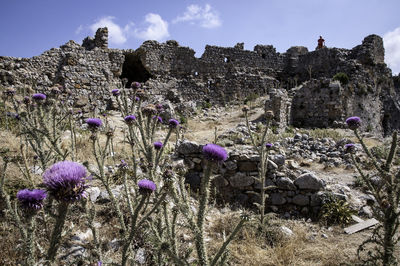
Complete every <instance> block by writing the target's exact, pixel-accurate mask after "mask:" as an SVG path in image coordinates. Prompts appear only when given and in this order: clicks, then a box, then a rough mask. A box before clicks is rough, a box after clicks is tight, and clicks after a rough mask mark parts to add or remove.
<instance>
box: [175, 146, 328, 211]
mask: <svg viewBox="0 0 400 266" xmlns="http://www.w3.org/2000/svg"><path fill="white" fill-rule="evenodd" d="M201 149H202V145H199V144H197V143H195V142H189V141H184V142H182V143H181V144H180V145H179V146H178V147H177V153H178V156H179V157H180V158H181V159H183V160H184V163H185V165H186V166H187V167H188V169H189V170H188V172H187V174H186V182H187V183H188V184H189V185H190V187H191V188H192V189H194V190H196V189H198V188H199V186H200V180H201V178H202V175H203V174H202V172H203V167H204V165H205V160H204V159H203V156H202V154H201ZM228 151H229V158H228V160H227V161H225V162H224V163H222V164H221V165H220V166H219V167H218V170H217V171H216V172H215V173H214V174H215V177H214V179H213V181H212V183H213V187H215V189H216V191H215V192H216V193H215V196H216V200H217V202H219V203H231V204H233V205H240V206H245V207H254V205H253V203H254V202H260V199H259V196H258V195H255V194H253V193H248V192H254V191H255V192H257V191H260V189H261V184H260V183H258V182H256V181H255V179H254V178H255V177H257V176H258V164H259V161H260V158H259V156H258V154H256V153H255V152H254V151H253V150H252V148H251V147H250V146H243V147H241V148H238V149H233V150H228ZM272 153H273V154H271V155H270V161H269V164H268V172H267V178H266V182H265V185H266V186H274V187H276V188H275V189H271V190H268V192H267V193H268V194H269V197H268V199H267V205H268V209H270V210H272V211H289V212H292V213H296V214H302V215H306V216H310V215H316V214H317V213H318V211H319V209H320V207H321V204H322V199H323V198H324V197H325V196H326V194H327V193H328V192H327V191H324V188H325V186H326V185H325V182H324V181H323V180H322V179H320V178H318V177H317V176H316V175H315V174H313V173H311V172H303V173H301V174H297V173H295V172H294V171H292V170H290V169H289V167H290V165H292V166H293V167H295V166H294V165H293V162H292V161H291V162H290V163H289V164H287V162H286V160H285V156H284V155H282V154H278V153H275V152H272ZM288 165H289V166H288Z"/></svg>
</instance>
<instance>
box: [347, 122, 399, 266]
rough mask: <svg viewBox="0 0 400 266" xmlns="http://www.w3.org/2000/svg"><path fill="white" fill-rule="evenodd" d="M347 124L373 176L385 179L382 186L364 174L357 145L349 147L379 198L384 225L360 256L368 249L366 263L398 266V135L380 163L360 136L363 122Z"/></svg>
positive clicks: (379, 216)
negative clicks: (396, 255)
mask: <svg viewBox="0 0 400 266" xmlns="http://www.w3.org/2000/svg"><path fill="white" fill-rule="evenodd" d="M346 123H347V125H348V127H349V128H350V129H351V130H353V132H354V134H355V136H356V137H357V139H358V141H359V143H360V144H361V146H362V148H363V151H364V152H365V154H366V156H367V158H368V160H369V161H370V162H371V163H372V165H373V166H374V168H375V172H374V173H373V174H376V175H378V176H379V177H380V180H381V182H380V183H379V184H376V182H375V183H374V182H373V181H372V179H371V176H372V175H371V173H366V172H364V171H363V170H362V168H361V166H360V165H359V164H358V163H357V160H356V149H355V146H354V144H347V145H346V146H345V151H346V152H347V153H349V154H350V155H351V158H352V161H353V164H354V165H355V167H356V169H357V171H358V173H359V174H360V176H361V178H362V180H363V181H364V183H365V184H366V186H367V187H368V189H369V193H371V195H372V196H373V197H374V199H375V203H374V204H373V206H372V210H373V213H374V216H375V218H376V219H377V220H378V221H379V222H380V224H379V225H378V226H377V227H376V228H375V229H374V231H373V234H372V236H371V237H370V238H369V239H367V240H366V241H364V242H363V243H362V244H361V245H360V247H359V248H358V252H357V253H358V256H359V258H360V259H362V258H361V254H362V252H363V251H365V250H366V251H367V256H368V257H367V261H364V262H365V263H366V264H370V265H377V264H380V263H382V264H383V265H397V259H396V257H395V255H394V252H395V248H396V245H397V243H398V242H399V240H400V238H399V237H398V235H397V231H398V229H399V225H400V219H399V217H400V211H399V202H400V171H399V169H395V167H393V165H392V163H393V160H394V158H395V155H396V150H397V145H398V143H397V142H398V140H397V132H396V131H395V132H393V134H392V143H391V146H390V151H389V154H388V156H387V158H386V160H384V161H383V162H380V161H378V160H377V159H376V158H375V157H374V156H373V155H372V153H371V151H370V149H368V147H367V146H366V145H365V142H364V140H363V138H362V136H361V135H360V133H359V127H360V126H361V123H362V121H361V119H360V118H359V117H357V116H354V117H349V118H348V119H347V120H346ZM371 244H372V245H373V248H372V250H371V249H369V248H368V247H369V246H370V245H371Z"/></svg>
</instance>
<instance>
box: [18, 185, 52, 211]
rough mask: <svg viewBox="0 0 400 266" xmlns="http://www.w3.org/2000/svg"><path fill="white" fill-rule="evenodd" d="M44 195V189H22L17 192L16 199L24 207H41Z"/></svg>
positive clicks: (45, 194)
mask: <svg viewBox="0 0 400 266" xmlns="http://www.w3.org/2000/svg"><path fill="white" fill-rule="evenodd" d="M46 196H47V193H46V191H44V190H41V189H32V190H30V189H22V190H20V191H18V193H17V199H18V201H19V203H20V204H21V207H22V208H24V209H35V210H39V209H41V208H42V207H43V200H44V199H45V198H46Z"/></svg>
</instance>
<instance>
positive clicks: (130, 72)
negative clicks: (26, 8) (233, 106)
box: [0, 28, 400, 134]
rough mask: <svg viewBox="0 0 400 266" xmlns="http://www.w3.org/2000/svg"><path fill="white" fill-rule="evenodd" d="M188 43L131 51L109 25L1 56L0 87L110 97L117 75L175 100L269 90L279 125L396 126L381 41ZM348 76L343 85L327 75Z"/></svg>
mask: <svg viewBox="0 0 400 266" xmlns="http://www.w3.org/2000/svg"><path fill="white" fill-rule="evenodd" d="M194 54H195V52H194V50H193V49H191V48H189V47H182V46H180V45H179V44H178V42H176V41H173V40H170V41H166V42H165V43H159V42H156V41H146V42H144V43H143V44H142V45H141V46H140V47H139V48H138V49H136V50H131V49H128V50H121V49H110V48H108V30H107V28H101V29H98V30H97V32H96V35H95V37H94V38H91V37H87V38H85V39H84V40H83V43H82V45H79V44H77V43H75V42H74V41H69V42H67V43H66V44H64V45H62V46H60V47H59V48H52V49H50V50H48V51H46V52H44V53H43V54H41V55H39V56H34V57H32V58H14V57H7V56H0V85H1V86H3V87H16V88H18V87H22V86H31V87H32V86H33V87H34V89H35V90H37V91H42V92H45V91H46V90H47V89H48V88H49V87H51V86H54V85H55V84H61V85H63V87H64V88H65V89H73V90H74V91H76V97H80V98H85V96H87V95H89V94H93V93H94V94H96V93H97V94H101V97H106V98H107V97H109V92H110V91H111V90H112V89H114V88H117V87H120V86H121V79H122V78H126V79H128V83H127V84H130V83H131V82H132V81H139V82H142V83H144V85H145V87H149V88H151V89H152V93H154V94H157V95H161V96H162V97H164V98H165V99H168V100H170V101H172V102H175V103H179V102H181V103H182V102H185V103H189V102H192V103H194V104H196V103H197V104H199V103H202V102H210V103H212V104H225V103H228V102H232V101H243V100H244V99H246V97H249V96H253V97H254V96H260V95H269V100H267V102H266V108H267V109H272V110H273V111H274V112H275V113H276V120H277V123H278V125H279V127H281V128H284V127H286V126H288V125H293V126H296V127H334V126H340V125H341V123H342V121H344V119H345V118H346V117H348V116H353V115H357V116H360V117H361V118H362V119H363V121H365V122H366V123H363V124H364V127H365V128H364V129H365V130H369V131H371V132H373V133H377V134H382V133H383V134H388V133H390V132H391V131H393V130H395V129H399V128H400V104H399V103H400V101H399V100H400V99H399V95H400V93H399V90H400V88H399V77H396V76H395V77H393V76H392V73H391V70H390V69H389V68H388V67H387V66H386V64H385V63H384V48H383V41H382V38H381V37H379V36H377V35H369V36H367V37H366V38H365V39H364V40H363V42H362V44H360V45H358V46H356V47H354V48H353V49H350V50H349V49H340V48H326V47H325V48H322V49H318V50H315V51H308V49H307V48H306V47H302V46H295V47H291V48H289V49H288V50H287V51H286V52H285V53H279V52H276V49H275V48H274V47H273V46H272V45H256V46H255V47H254V50H253V51H250V50H245V49H244V45H243V43H238V44H237V45H235V46H234V47H217V46H209V45H207V46H206V47H205V51H204V53H203V55H202V56H201V57H200V58H196V57H195V56H194ZM340 72H343V73H346V75H347V76H348V77H349V82H348V83H347V84H341V83H340V82H339V81H334V80H333V79H332V78H333V77H334V76H335V74H337V73H340Z"/></svg>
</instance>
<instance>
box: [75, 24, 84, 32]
mask: <svg viewBox="0 0 400 266" xmlns="http://www.w3.org/2000/svg"><path fill="white" fill-rule="evenodd" d="M83 28H84V27H83V25H79V27H78V28H77V29H76V30H75V34H79V33H81V32H82V31H83Z"/></svg>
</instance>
